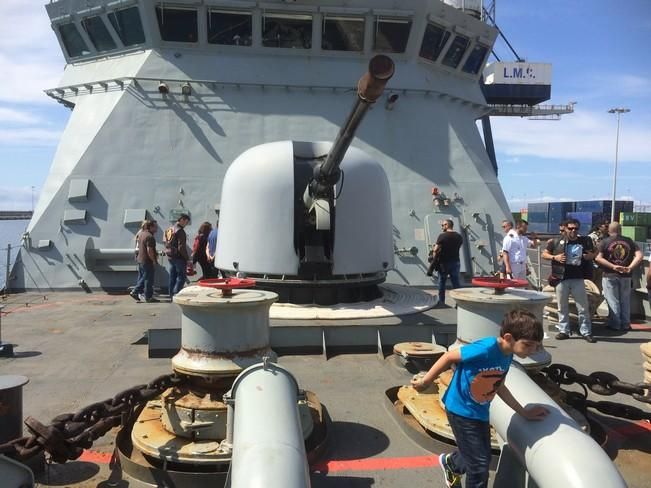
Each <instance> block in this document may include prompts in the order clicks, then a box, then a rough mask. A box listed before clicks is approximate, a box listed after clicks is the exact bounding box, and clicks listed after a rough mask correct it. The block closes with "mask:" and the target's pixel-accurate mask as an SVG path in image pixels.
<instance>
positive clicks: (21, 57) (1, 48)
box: [0, 0, 65, 103]
mask: <svg viewBox="0 0 651 488" xmlns="http://www.w3.org/2000/svg"><path fill="white" fill-rule="evenodd" d="M44 3H45V2H43V0H2V1H1V2H0V19H1V28H0V73H3V79H2V90H0V101H11V102H21V103H24V102H32V103H33V102H40V103H45V102H51V100H50V99H49V98H48V97H47V96H46V95H45V94H44V93H43V90H44V89H45V88H51V87H53V86H56V85H57V84H58V81H59V79H60V78H61V75H62V73H63V67H64V65H65V61H64V58H63V55H62V54H61V51H60V49H59V43H58V42H57V40H56V36H55V35H54V33H53V32H52V28H51V27H50V21H49V18H48V16H47V13H46V12H45V7H44V6H43V4H44Z"/></svg>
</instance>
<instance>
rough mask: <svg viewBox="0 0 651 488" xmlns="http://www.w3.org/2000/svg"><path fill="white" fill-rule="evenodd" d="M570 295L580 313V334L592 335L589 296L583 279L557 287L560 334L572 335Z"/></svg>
mask: <svg viewBox="0 0 651 488" xmlns="http://www.w3.org/2000/svg"><path fill="white" fill-rule="evenodd" d="M570 293H571V294H572V298H574V303H576V311H577V312H578V313H579V332H580V333H581V335H583V336H586V335H592V322H591V321H590V308H589V306H588V295H587V294H586V292H585V284H584V283H583V278H576V279H570V280H563V281H561V282H560V283H559V284H558V285H556V302H557V303H558V325H557V326H556V328H557V329H558V331H559V332H562V333H564V334H568V335H569V334H570Z"/></svg>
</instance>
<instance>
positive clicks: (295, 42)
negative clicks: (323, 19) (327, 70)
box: [262, 13, 312, 49]
mask: <svg viewBox="0 0 651 488" xmlns="http://www.w3.org/2000/svg"><path fill="white" fill-rule="evenodd" d="M262 45H263V46H266V47H287V48H296V49H310V48H311V47H312V16H311V15H288V14H268V13H266V14H264V16H263V17H262Z"/></svg>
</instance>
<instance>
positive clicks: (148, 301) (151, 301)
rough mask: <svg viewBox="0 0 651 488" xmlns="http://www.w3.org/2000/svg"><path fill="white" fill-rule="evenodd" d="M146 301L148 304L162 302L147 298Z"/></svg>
mask: <svg viewBox="0 0 651 488" xmlns="http://www.w3.org/2000/svg"><path fill="white" fill-rule="evenodd" d="M145 301H146V302H147V303H158V302H160V300H158V299H156V298H154V297H152V298H145Z"/></svg>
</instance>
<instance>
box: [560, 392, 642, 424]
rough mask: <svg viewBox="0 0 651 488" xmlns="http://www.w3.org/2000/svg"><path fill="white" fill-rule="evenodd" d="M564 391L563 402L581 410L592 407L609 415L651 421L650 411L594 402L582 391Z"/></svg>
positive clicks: (620, 404)
mask: <svg viewBox="0 0 651 488" xmlns="http://www.w3.org/2000/svg"><path fill="white" fill-rule="evenodd" d="M565 393H566V396H565V402H566V403H567V404H568V405H570V406H571V407H574V408H576V409H577V410H580V411H582V412H585V411H586V409H587V408H593V409H595V410H597V411H599V412H601V413H604V414H606V415H610V416H611V417H619V418H624V419H627V420H646V421H647V422H651V412H645V411H644V410H642V409H639V408H637V407H633V406H631V405H625V404H622V403H615V402H607V401H600V402H594V401H592V400H588V399H587V398H586V397H585V396H584V395H583V394H582V393H577V392H575V391H567V392H565Z"/></svg>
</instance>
